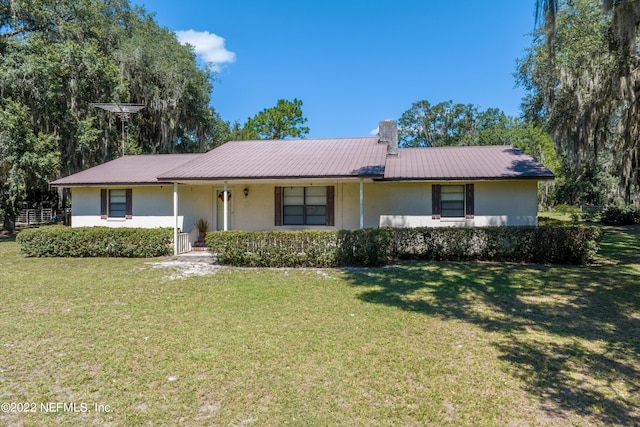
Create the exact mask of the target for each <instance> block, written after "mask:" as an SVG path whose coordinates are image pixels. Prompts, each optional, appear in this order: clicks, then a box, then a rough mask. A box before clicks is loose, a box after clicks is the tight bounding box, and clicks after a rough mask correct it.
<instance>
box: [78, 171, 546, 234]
mask: <svg viewBox="0 0 640 427" xmlns="http://www.w3.org/2000/svg"><path fill="white" fill-rule="evenodd" d="M440 184H442V185H449V184H451V183H447V182H442V183H440ZM276 185H277V186H285V187H286V186H301V185H302V186H311V185H316V186H317V185H322V186H324V185H333V186H334V187H335V226H331V227H329V226H315V227H310V226H277V227H276V226H275V225H274V210H275V206H274V204H275V197H274V191H275V187H276ZM474 187H475V197H474V202H475V203H474V204H475V214H474V218H472V219H465V218H455V219H453V218H442V219H432V216H431V211H432V209H431V208H432V206H431V200H432V199H431V188H432V183H425V182H367V183H365V184H364V226H365V228H372V227H385V226H388V227H418V226H427V227H443V226H489V225H535V224H537V183H536V181H534V180H532V181H484V182H475V183H474ZM178 188H179V190H178V198H179V208H178V215H179V217H178V227H179V228H180V229H181V230H182V231H184V232H190V231H192V229H193V228H194V227H195V224H196V222H197V221H198V220H199V219H200V218H203V219H206V220H207V221H208V223H209V230H216V229H221V228H222V226H221V224H222V221H221V218H220V216H221V215H222V201H221V200H220V199H218V198H217V197H216V195H217V194H218V192H220V191H222V190H223V187H222V186H221V185H180V186H179V187H178ZM244 188H247V189H248V190H249V194H248V196H246V197H245V196H244V193H243V190H244ZM228 191H230V192H231V194H232V198H231V200H230V201H229V205H228V207H229V223H228V226H229V229H237V230H252V231H257V230H273V229H278V230H302V229H308V228H313V229H335V228H337V229H355V228H358V227H359V225H360V204H359V198H360V185H359V183H358V182H357V181H350V182H338V181H323V182H303V181H302V180H300V181H291V182H283V183H278V184H275V183H272V184H255V183H251V184H247V185H242V184H234V185H229V186H228ZM72 195H73V205H72V206H73V207H72V215H73V217H72V225H73V226H74V227H91V226H106V227H146V228H154V227H171V228H173V222H174V218H173V186H172V185H163V186H138V187H133V191H132V197H133V198H132V210H133V212H132V214H133V215H132V218H131V219H124V218H117V219H116V218H109V219H101V218H100V188H98V187H77V188H73V192H72Z"/></svg>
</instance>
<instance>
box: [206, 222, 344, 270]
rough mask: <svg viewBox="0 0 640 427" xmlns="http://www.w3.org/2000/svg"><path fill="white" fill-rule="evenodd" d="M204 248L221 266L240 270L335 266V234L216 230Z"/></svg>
mask: <svg viewBox="0 0 640 427" xmlns="http://www.w3.org/2000/svg"><path fill="white" fill-rule="evenodd" d="M206 241H207V246H208V247H209V250H211V251H212V252H213V253H216V254H218V261H219V262H220V263H221V264H229V265H235V266H243V267H331V266H334V265H337V263H338V261H337V252H338V250H337V247H338V245H337V232H336V231H260V232H255V231H219V232H215V233H207V237H206Z"/></svg>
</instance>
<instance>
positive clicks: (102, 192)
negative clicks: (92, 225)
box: [100, 188, 107, 219]
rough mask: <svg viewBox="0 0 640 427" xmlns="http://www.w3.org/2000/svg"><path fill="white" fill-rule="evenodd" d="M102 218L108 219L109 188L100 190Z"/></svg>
mask: <svg viewBox="0 0 640 427" xmlns="http://www.w3.org/2000/svg"><path fill="white" fill-rule="evenodd" d="M100 219H107V190H106V189H104V188H103V189H101V190H100Z"/></svg>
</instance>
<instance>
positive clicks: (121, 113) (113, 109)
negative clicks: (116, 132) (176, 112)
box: [89, 102, 144, 157]
mask: <svg viewBox="0 0 640 427" xmlns="http://www.w3.org/2000/svg"><path fill="white" fill-rule="evenodd" d="M89 105H91V106H92V107H97V108H100V109H102V110H105V111H109V112H110V113H116V114H117V115H118V117H120V121H121V122H122V156H123V157H124V141H125V123H127V122H128V121H129V115H130V114H135V113H137V112H138V111H140V110H142V109H143V108H144V104H119V103H107V104H102V103H97V102H92V103H90V104H89Z"/></svg>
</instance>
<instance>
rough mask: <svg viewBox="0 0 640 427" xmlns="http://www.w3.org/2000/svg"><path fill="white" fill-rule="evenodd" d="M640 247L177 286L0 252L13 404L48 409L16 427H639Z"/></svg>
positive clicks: (116, 270) (2, 391) (3, 380)
mask: <svg viewBox="0 0 640 427" xmlns="http://www.w3.org/2000/svg"><path fill="white" fill-rule="evenodd" d="M638 248H640V233H637V232H635V233H634V232H629V231H625V230H623V229H608V232H607V234H606V235H605V241H604V242H603V246H602V250H601V254H600V257H599V259H598V263H597V264H596V265H592V266H586V267H585V266H581V267H574V266H537V265H522V264H498V263H436V262H433V263H407V264H402V265H397V266H392V267H387V268H376V269H326V270H286V269H279V270H268V269H265V270H254V269H231V268H220V269H216V270H214V271H213V272H212V273H211V274H208V275H203V276H196V275H193V276H189V277H186V278H177V279H176V278H175V276H176V274H177V273H178V272H179V271H178V270H176V268H169V267H167V268H157V267H154V266H153V265H152V264H149V262H157V261H162V260H151V261H149V260H136V259H105V258H100V259H35V258H25V257H23V256H21V255H19V253H18V250H19V248H18V246H17V244H16V243H15V242H12V241H6V239H5V240H4V241H3V240H1V239H0V292H2V304H1V305H0V328H1V329H0V330H1V333H0V396H1V397H0V402H15V403H17V402H33V403H36V404H37V405H38V406H37V410H36V412H35V413H28V414H24V413H23V414H18V413H0V424H2V425H7V424H8V425H11V424H14V425H25V426H30V425H34V426H35V425H38V426H40V425H77V424H82V425H181V424H182V425H196V426H198V425H202V426H208V425H244V424H253V425H284V424H288V425H305V426H306V425H442V424H444V425H532V426H533V425H536V426H538V425H553V426H555V425H579V426H589V425H603V424H606V425H635V424H639V423H640V410H639V409H638V408H640V360H639V356H638V355H639V354H640V289H639V287H640V255H639V254H638ZM50 402H66V403H76V404H77V407H78V408H79V410H80V411H79V412H69V411H64V410H60V411H59V412H57V413H56V412H54V413H43V412H42V411H41V408H40V406H39V405H40V403H50ZM82 403H85V404H86V405H87V407H88V409H89V411H88V412H86V413H83V412H81V409H82V407H80V404H82ZM94 404H100V405H109V410H110V412H108V413H107V412H94V411H93V409H94Z"/></svg>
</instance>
